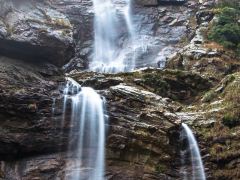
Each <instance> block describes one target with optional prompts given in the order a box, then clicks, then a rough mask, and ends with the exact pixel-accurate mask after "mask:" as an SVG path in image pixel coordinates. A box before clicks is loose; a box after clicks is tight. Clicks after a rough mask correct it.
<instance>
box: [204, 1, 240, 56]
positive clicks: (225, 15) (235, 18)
mask: <svg viewBox="0 0 240 180" xmlns="http://www.w3.org/2000/svg"><path fill="white" fill-rule="evenodd" d="M216 13H217V18H218V20H217V21H216V22H214V23H213V25H212V27H211V29H210V31H209V34H208V38H209V39H210V40H212V41H215V42H217V43H219V44H221V45H223V46H224V47H225V48H228V49H232V50H234V51H236V53H237V54H240V25H239V24H240V23H239V17H240V4H239V2H238V1H235V0H233V1H230V2H229V1H227V0H222V1H220V3H219V9H217V10H216Z"/></svg>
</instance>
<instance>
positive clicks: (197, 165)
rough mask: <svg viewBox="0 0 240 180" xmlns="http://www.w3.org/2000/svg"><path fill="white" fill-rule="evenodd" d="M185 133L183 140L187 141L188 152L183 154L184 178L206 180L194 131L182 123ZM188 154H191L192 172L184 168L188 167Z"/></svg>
mask: <svg viewBox="0 0 240 180" xmlns="http://www.w3.org/2000/svg"><path fill="white" fill-rule="evenodd" d="M182 127H183V131H182V134H181V135H182V139H185V138H186V139H187V150H185V151H182V152H181V156H182V157H181V160H182V166H183V168H182V174H183V176H184V178H183V179H184V180H206V176H205V171H204V166H203V162H202V158H201V155H200V151H199V147H198V144H197V141H196V139H195V137H194V135H193V132H192V130H191V129H190V128H189V127H188V125H186V124H184V123H182ZM187 154H190V156H191V159H190V162H189V163H190V164H191V171H192V172H189V171H188V170H186V169H185V168H184V166H186V161H185V160H186V159H188V157H187Z"/></svg>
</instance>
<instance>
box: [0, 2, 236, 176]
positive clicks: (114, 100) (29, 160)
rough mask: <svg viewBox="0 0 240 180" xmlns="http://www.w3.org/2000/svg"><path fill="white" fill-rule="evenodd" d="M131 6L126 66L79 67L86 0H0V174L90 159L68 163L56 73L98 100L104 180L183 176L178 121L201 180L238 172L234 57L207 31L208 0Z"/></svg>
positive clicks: (42, 170) (87, 28)
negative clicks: (131, 61)
mask: <svg viewBox="0 0 240 180" xmlns="http://www.w3.org/2000/svg"><path fill="white" fill-rule="evenodd" d="M123 2H124V1H123V0H119V1H115V0H114V1H113V4H114V5H115V6H116V7H118V8H119V7H121V6H122V4H124V3H123ZM132 4H133V5H132V6H133V9H132V11H133V12H132V13H133V21H134V22H135V23H136V27H135V29H136V31H137V32H138V33H139V34H141V35H143V36H141V37H145V39H143V41H140V39H139V42H141V43H142V42H144V43H145V44H146V47H144V48H146V49H145V51H144V52H141V53H139V56H137V57H136V70H135V71H132V72H121V73H117V74H104V73H97V72H90V71H88V70H87V67H88V64H89V62H90V61H91V59H92V56H93V41H94V39H93V37H94V30H93V18H94V13H93V8H92V6H93V4H92V1H91V0H55V1H52V0H8V1H5V0H0V180H59V179H66V177H67V175H68V174H69V172H70V171H72V170H79V171H84V170H88V169H90V167H86V166H84V165H82V166H81V168H80V167H76V163H75V162H76V161H78V159H76V158H75V157H74V152H75V150H76V149H75V148H76V147H75V146H74V145H75V144H77V141H78V139H77V138H78V136H79V135H78V132H77V130H78V128H77V125H78V124H79V122H71V121H72V118H71V109H72V106H71V103H70V102H69V101H68V102H67V103H66V107H63V106H64V104H63V101H64V94H63V90H64V86H65V84H66V79H65V77H70V78H72V79H74V80H75V81H76V82H78V83H79V84H80V85H81V86H82V87H92V88H94V89H95V90H96V91H97V93H98V94H100V95H101V97H102V99H103V101H104V102H105V106H106V108H105V112H104V114H105V116H106V119H107V120H106V121H105V127H106V130H107V132H106V147H105V154H106V157H105V164H106V167H105V179H106V180H159V179H160V180H169V179H170V180H181V179H183V176H184V175H183V172H182V164H181V163H182V162H181V150H185V148H186V147H185V146H186V144H184V142H182V140H181V135H180V134H181V123H182V122H184V123H186V124H188V125H189V126H190V127H191V128H192V129H193V132H194V135H195V136H196V139H197V141H198V143H199V148H200V151H201V155H202V160H203V164H204V166H205V172H206V178H207V179H209V180H218V179H223V180H225V179H229V180H230V179H231V180H235V179H240V173H239V168H240V163H239V162H240V144H239V140H240V120H239V118H240V112H239V109H240V107H239V104H240V98H239V94H240V87H239V84H240V73H239V71H240V61H239V57H237V56H236V54H235V53H234V52H232V51H230V50H228V49H225V48H223V47H222V46H220V45H218V44H216V43H213V42H209V41H208V40H207V39H206V33H207V32H208V28H209V27H210V26H211V25H212V23H213V21H214V19H215V18H214V16H215V13H216V12H215V11H214V10H213V9H214V8H215V4H216V2H215V1H214V0H211V1H203V2H202V1H201V2H199V1H197V0H189V1H185V0H149V1H147V0H135V1H132ZM124 27H125V26H123V27H121V28H120V27H119V29H120V32H121V33H120V37H119V38H120V41H119V44H120V45H121V47H124V45H125V41H126V39H125V38H126V29H125V28H124ZM137 51H140V50H139V49H138V50H137ZM161 63H163V64H164V66H160V65H162V64H161ZM165 65H166V66H165ZM158 66H160V67H161V68H157V67H158ZM142 67H144V68H142ZM163 67H165V68H164V69H163ZM137 68H141V69H137ZM64 108H65V114H64V113H63V109H64ZM63 117H65V121H63ZM70 132H71V133H70ZM69 144H71V146H70V148H69ZM84 150H85V149H83V151H84ZM87 150H88V149H87ZM190 161H191V160H190V157H188V159H187V160H186V164H187V166H186V167H185V168H186V169H185V170H186V171H190V170H191V164H190Z"/></svg>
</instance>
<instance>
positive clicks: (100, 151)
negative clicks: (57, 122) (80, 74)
mask: <svg viewBox="0 0 240 180" xmlns="http://www.w3.org/2000/svg"><path fill="white" fill-rule="evenodd" d="M67 80H68V82H67V84H66V87H65V89H64V105H63V107H64V108H65V109H64V112H65V113H66V107H67V104H66V103H67V101H68V100H70V101H71V123H70V127H71V131H70V134H69V137H70V139H69V142H71V143H69V152H71V151H70V150H71V149H73V150H72V151H73V155H72V156H73V157H74V158H75V160H76V164H75V166H74V167H76V169H71V171H72V173H71V175H68V176H67V177H66V179H70V180H82V179H84V180H93V179H94V180H103V179H104V164H105V163H104V159H105V158H104V156H105V155H104V148H105V118H104V102H103V100H102V99H101V97H100V95H99V94H97V93H96V92H95V91H94V90H93V89H92V88H89V87H81V86H80V85H79V84H78V83H77V82H76V81H74V80H73V79H71V78H68V79H67ZM66 99H67V100H66ZM71 138H75V139H76V140H74V145H73V142H72V139H71ZM75 141H76V142H75ZM72 146H74V147H72Z"/></svg>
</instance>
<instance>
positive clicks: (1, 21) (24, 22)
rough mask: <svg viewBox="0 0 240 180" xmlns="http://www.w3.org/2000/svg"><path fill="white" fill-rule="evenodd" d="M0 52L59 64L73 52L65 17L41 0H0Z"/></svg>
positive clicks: (66, 59)
mask: <svg viewBox="0 0 240 180" xmlns="http://www.w3.org/2000/svg"><path fill="white" fill-rule="evenodd" d="M0 3H1V9H0V54H3V55H5V56H9V57H15V58H21V59H28V60H31V61H34V62H37V61H48V62H50V63H52V64H55V65H57V66H62V65H64V64H65V63H66V62H68V61H69V60H70V58H71V57H72V56H73V53H74V44H73V27H72V25H71V23H70V22H69V20H68V18H67V17H66V16H65V15H64V14H62V13H60V12H59V11H56V10H55V9H53V8H51V7H49V6H47V5H45V4H44V2H43V1H30V2H29V1H26V0H24V1H17V0H11V1H1V2H0Z"/></svg>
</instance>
